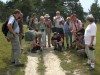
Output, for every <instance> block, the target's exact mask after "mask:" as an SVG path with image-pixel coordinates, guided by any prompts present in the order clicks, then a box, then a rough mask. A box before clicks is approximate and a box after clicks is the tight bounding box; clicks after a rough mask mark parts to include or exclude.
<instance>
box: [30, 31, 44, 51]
mask: <svg viewBox="0 0 100 75" xmlns="http://www.w3.org/2000/svg"><path fill="white" fill-rule="evenodd" d="M30 32H32V35H33V36H32V44H31V47H32V49H31V53H36V52H37V50H40V51H41V48H42V46H43V45H42V42H41V37H42V33H41V32H36V31H35V30H30ZM36 37H37V39H38V41H36V39H35V38H36Z"/></svg>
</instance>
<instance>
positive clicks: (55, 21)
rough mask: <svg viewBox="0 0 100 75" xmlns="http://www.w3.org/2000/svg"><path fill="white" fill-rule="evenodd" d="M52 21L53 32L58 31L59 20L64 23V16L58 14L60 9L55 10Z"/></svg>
mask: <svg viewBox="0 0 100 75" xmlns="http://www.w3.org/2000/svg"><path fill="white" fill-rule="evenodd" d="M53 20H54V23H55V32H57V33H60V32H59V27H61V26H60V25H59V24H60V22H62V23H64V18H63V17H62V16H61V15H60V11H56V16H54V18H53Z"/></svg>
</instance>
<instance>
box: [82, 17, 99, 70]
mask: <svg viewBox="0 0 100 75" xmlns="http://www.w3.org/2000/svg"><path fill="white" fill-rule="evenodd" d="M87 22H88V23H89V24H88V26H87V28H86V30H85V34H84V39H85V51H86V54H87V56H88V61H87V63H88V64H89V65H90V69H94V68H95V63H94V61H95V55H94V48H93V46H94V45H95V44H96V32H97V26H96V24H95V22H94V17H93V16H92V15H88V16H87Z"/></svg>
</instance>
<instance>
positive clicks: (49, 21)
mask: <svg viewBox="0 0 100 75" xmlns="http://www.w3.org/2000/svg"><path fill="white" fill-rule="evenodd" d="M44 17H45V24H46V33H47V36H48V47H51V45H50V40H51V39H50V38H51V28H52V22H51V20H50V19H49V17H50V16H49V14H45V16H44Z"/></svg>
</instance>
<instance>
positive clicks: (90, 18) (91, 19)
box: [86, 17, 94, 22]
mask: <svg viewBox="0 0 100 75" xmlns="http://www.w3.org/2000/svg"><path fill="white" fill-rule="evenodd" d="M86 20H87V21H89V22H94V17H87V18H86Z"/></svg>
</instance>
